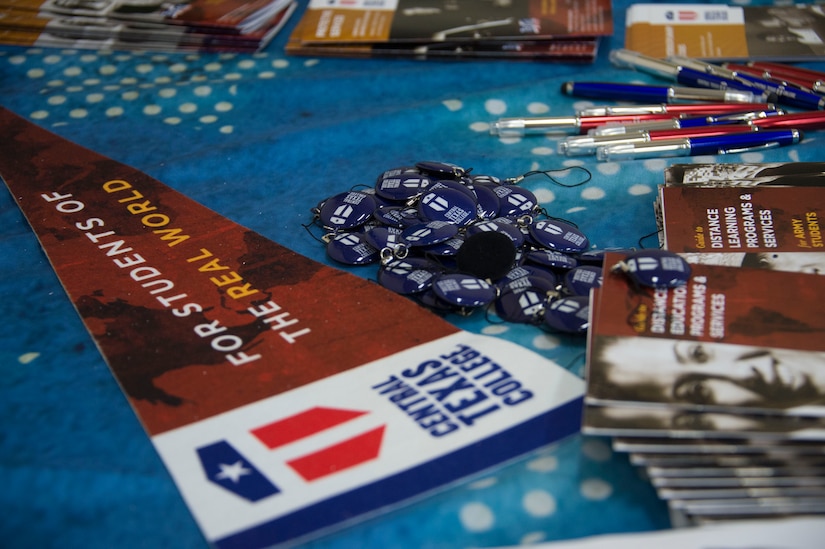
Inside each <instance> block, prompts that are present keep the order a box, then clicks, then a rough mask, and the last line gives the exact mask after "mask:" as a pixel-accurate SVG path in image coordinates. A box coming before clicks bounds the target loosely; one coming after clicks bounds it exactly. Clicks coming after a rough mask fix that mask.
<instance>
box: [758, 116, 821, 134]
mask: <svg viewBox="0 0 825 549" xmlns="http://www.w3.org/2000/svg"><path fill="white" fill-rule="evenodd" d="M747 124H749V125H750V126H752V127H754V128H759V129H768V128H770V129H779V128H789V129H797V130H821V129H823V128H825V111H805V112H798V113H791V114H783V115H781V116H770V117H768V118H759V119H755V120H751V121H749V122H747Z"/></svg>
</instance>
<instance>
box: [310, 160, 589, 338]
mask: <svg viewBox="0 0 825 549" xmlns="http://www.w3.org/2000/svg"><path fill="white" fill-rule="evenodd" d="M520 179H521V178H512V179H506V180H501V179H499V178H497V177H494V176H489V175H474V174H471V173H470V170H465V169H463V168H461V167H459V166H457V165H454V164H450V163H445V162H418V163H416V164H415V165H414V166H410V167H400V168H396V169H391V170H387V171H385V172H383V173H381V174H380V175H379V176H378V177H377V180H376V182H375V184H374V186H371V187H367V186H365V187H364V188H363V189H357V188H356V189H353V190H349V191H343V192H341V193H339V194H336V195H334V196H331V197H329V198H327V199H325V200H322V201H321V202H320V203H319V204H318V205H317V206H316V207H315V208H314V209H313V210H312V213H313V215H314V222H315V223H317V224H319V225H320V226H322V227H323V228H324V230H325V231H326V233H325V235H324V237H323V239H322V240H323V242H325V244H326V252H327V254H328V256H329V257H330V258H331V259H332V260H334V261H335V262H337V263H340V264H343V265H347V266H357V265H368V264H374V263H378V264H379V269H378V273H377V282H378V283H379V284H380V285H381V286H383V287H385V288H387V289H389V290H391V291H393V292H396V293H398V294H401V295H404V296H407V297H409V298H411V299H414V300H415V301H417V302H418V303H419V304H421V305H423V306H425V307H427V308H429V309H431V310H433V311H435V312H437V313H440V314H447V313H457V314H462V315H468V314H472V313H474V312H475V311H478V310H485V311H486V312H487V313H489V312H490V311H494V312H495V314H496V315H497V316H498V317H499V318H500V319H502V320H503V321H505V322H513V323H523V324H533V325H536V326H539V327H542V328H544V329H547V330H549V331H555V332H562V333H567V334H583V333H585V332H586V330H587V323H588V314H589V294H590V289H591V288H592V287H594V286H597V285H600V284H601V280H602V254H601V253H600V252H597V251H592V250H589V246H590V243H589V240H588V238H587V237H586V236H585V235H584V234H583V233H582V232H581V231H580V230H579V229H578V228H577V227H576V226H575V225H573V224H572V223H570V222H567V221H563V220H560V219H556V218H552V217H550V216H549V215H547V214H546V212H544V211H543V209H542V208H541V206H540V204H539V203H538V200H537V198H536V196H535V195H534V193H532V192H531V191H530V190H528V189H525V188H524V187H522V186H519V185H517V184H515V181H518V180H520Z"/></svg>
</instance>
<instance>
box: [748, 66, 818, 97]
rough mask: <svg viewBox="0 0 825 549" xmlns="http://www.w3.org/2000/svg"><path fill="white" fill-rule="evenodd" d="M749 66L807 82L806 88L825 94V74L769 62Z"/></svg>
mask: <svg viewBox="0 0 825 549" xmlns="http://www.w3.org/2000/svg"><path fill="white" fill-rule="evenodd" d="M748 66H749V67H756V68H759V69H763V70H765V71H768V72H769V73H771V74H773V75H774V76H778V77H780V78H782V77H784V76H787V77H789V78H800V79H802V80H803V81H804V82H807V85H806V86H805V87H806V88H808V89H810V90H813V91H815V92H817V93H823V92H825V73H824V72H821V71H815V70H813V69H806V68H803V67H796V66H791V65H783V64H782V63H769V62H767V61H751V62H749V63H748Z"/></svg>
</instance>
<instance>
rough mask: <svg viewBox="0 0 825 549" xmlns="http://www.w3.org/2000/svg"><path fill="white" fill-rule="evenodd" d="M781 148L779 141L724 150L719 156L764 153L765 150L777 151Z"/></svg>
mask: <svg viewBox="0 0 825 549" xmlns="http://www.w3.org/2000/svg"><path fill="white" fill-rule="evenodd" d="M777 147H779V143H778V142H777V141H771V142H770V143H763V144H761V145H755V146H750V147H737V148H731V149H724V150H721V151H719V154H740V153H746V152H754V151H762V150H765V149H775V148H777Z"/></svg>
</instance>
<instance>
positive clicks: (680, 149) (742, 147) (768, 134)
mask: <svg viewBox="0 0 825 549" xmlns="http://www.w3.org/2000/svg"><path fill="white" fill-rule="evenodd" d="M801 140H802V132H800V131H799V130H760V131H749V132H737V133H730V134H723V135H712V136H699V137H685V138H680V139H663V140H661V141H653V142H650V143H638V144H634V143H623V144H619V145H610V146H607V147H599V148H598V149H597V150H596V158H598V159H599V160H601V161H614V160H631V159H637V158H660V157H668V156H697V155H704V154H735V153H742V152H747V151H753V150H760V149H770V148H774V147H781V146H784V145H792V144H794V143H799V141H801Z"/></svg>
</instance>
